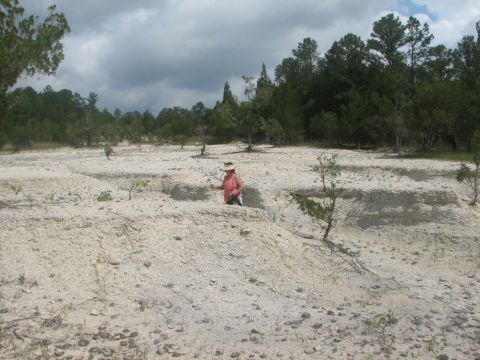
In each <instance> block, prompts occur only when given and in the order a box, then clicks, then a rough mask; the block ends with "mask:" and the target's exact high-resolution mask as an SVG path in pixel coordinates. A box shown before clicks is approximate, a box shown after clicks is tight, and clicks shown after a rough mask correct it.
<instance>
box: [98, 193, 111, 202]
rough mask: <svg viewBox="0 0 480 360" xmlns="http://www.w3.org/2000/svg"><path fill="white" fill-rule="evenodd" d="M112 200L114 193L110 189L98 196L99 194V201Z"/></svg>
mask: <svg viewBox="0 0 480 360" xmlns="http://www.w3.org/2000/svg"><path fill="white" fill-rule="evenodd" d="M111 200H112V195H110V193H109V192H108V191H102V192H101V193H100V194H99V195H98V196H97V201H111Z"/></svg>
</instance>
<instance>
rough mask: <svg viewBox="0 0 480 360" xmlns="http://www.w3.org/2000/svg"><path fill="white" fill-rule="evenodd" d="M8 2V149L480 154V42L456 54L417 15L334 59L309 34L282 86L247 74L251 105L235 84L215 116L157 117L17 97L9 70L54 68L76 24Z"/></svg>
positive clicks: (49, 97) (0, 115) (342, 46)
mask: <svg viewBox="0 0 480 360" xmlns="http://www.w3.org/2000/svg"><path fill="white" fill-rule="evenodd" d="M0 1H1V2H0V4H1V10H2V14H8V16H7V15H6V16H5V17H4V23H3V26H4V28H2V31H3V33H2V34H5V37H4V38H1V39H0V51H1V52H2V53H0V61H1V62H2V64H3V61H5V64H7V65H8V66H6V67H2V68H1V69H0V72H4V73H5V77H3V75H2V78H1V80H2V81H3V82H4V83H5V85H2V86H3V87H2V89H4V90H2V89H0V90H2V91H3V93H1V92H0V146H2V145H4V144H7V143H11V144H13V145H15V146H30V145H32V144H33V143H35V142H61V143H69V144H71V145H73V146H98V144H99V143H105V142H108V143H111V144H113V145H116V144H117V143H118V142H120V141H122V140H127V141H129V142H143V141H159V142H162V143H169V142H176V143H180V144H181V145H182V144H184V143H185V141H186V139H195V140H197V141H199V142H200V143H201V144H202V150H201V153H202V154H204V153H205V152H206V146H207V143H219V142H230V141H234V140H243V141H245V142H246V143H248V146H247V150H252V149H253V148H254V146H255V144H257V143H261V142H264V141H266V142H270V143H273V144H275V145H281V144H289V143H301V142H305V141H310V142H313V143H315V142H322V143H325V144H328V145H329V146H337V147H342V146H346V147H356V148H371V147H380V146H382V147H383V146H392V147H394V148H395V149H396V150H397V151H401V149H402V147H404V146H409V147H410V148H411V147H418V148H421V149H423V150H428V149H432V148H435V147H442V148H445V147H446V146H449V147H451V149H452V150H453V151H469V152H472V151H473V147H472V135H473V134H474V132H475V131H476V130H477V129H480V96H478V94H479V93H480V43H479V41H478V39H477V41H475V40H476V39H475V38H474V37H473V36H471V35H466V36H464V37H463V38H462V39H461V40H460V41H459V43H458V46H457V47H456V48H454V49H448V48H446V47H445V46H444V45H437V46H435V47H431V46H430V43H431V41H432V39H433V36H432V35H431V34H430V32H429V27H428V24H423V25H422V24H420V22H419V21H418V20H417V19H416V18H414V17H410V18H409V19H408V21H407V22H406V23H405V24H403V23H402V22H401V21H400V19H399V18H398V17H396V16H395V15H393V14H388V15H386V16H384V17H382V18H381V19H379V20H378V21H376V22H375V23H374V24H373V28H372V33H371V36H370V38H369V39H366V40H363V39H361V38H360V37H358V36H357V35H355V34H351V33H348V34H346V35H345V36H343V37H342V38H340V39H339V40H338V41H335V42H334V43H333V44H332V46H331V47H330V49H329V50H328V51H327V52H326V53H325V54H319V52H318V47H317V42H316V41H315V40H314V39H312V38H305V39H303V40H302V41H301V42H299V43H298V45H297V47H296V48H295V49H292V53H291V56H290V57H287V58H285V59H283V60H282V61H281V63H280V64H279V65H277V66H276V67H275V73H274V75H275V76H274V80H272V79H271V78H270V76H269V74H268V71H267V67H266V66H265V64H262V66H261V70H260V72H259V74H258V76H255V77H251V76H245V77H244V81H245V87H244V90H245V93H244V95H245V98H244V99H245V100H244V101H241V102H239V101H238V100H237V98H236V97H235V95H234V94H233V93H232V90H231V88H230V85H229V83H228V82H225V84H224V87H223V94H222V98H221V100H219V101H218V102H217V103H216V104H215V105H214V106H213V107H212V108H206V107H205V106H204V105H203V103H200V102H199V103H197V104H195V105H194V106H192V107H191V109H186V108H183V107H178V106H175V107H171V108H165V109H163V110H161V111H160V113H159V114H158V115H157V116H154V115H153V114H152V113H151V112H150V111H148V110H146V111H143V112H139V111H131V112H125V113H122V112H121V111H120V110H118V109H117V110H115V111H114V113H113V114H112V113H110V112H109V111H108V110H103V111H100V110H99V109H98V108H97V100H98V97H97V95H96V94H95V93H90V94H89V96H88V97H86V98H83V97H82V96H80V95H79V94H74V93H72V92H71V91H70V90H66V89H64V90H60V91H55V90H53V89H52V88H50V87H46V88H45V90H44V91H43V92H40V93H37V92H36V91H35V90H33V89H32V88H25V89H16V90H14V91H11V92H6V91H7V89H8V88H9V87H11V86H12V84H14V83H15V81H16V77H15V74H16V73H15V72H13V74H14V76H13V78H12V77H11V79H13V80H8V79H9V76H7V73H6V72H7V71H10V70H12V71H13V70H15V69H13V68H12V67H11V66H12V64H10V63H15V64H18V66H19V67H20V68H21V69H23V70H26V71H27V74H30V75H31V74H33V73H34V72H37V71H38V72H45V73H52V72H54V70H55V69H56V66H58V63H59V61H60V60H61V58H62V56H63V55H62V54H61V44H60V42H59V41H60V39H61V36H63V34H64V33H65V32H67V31H68V24H67V23H66V20H65V19H64V18H63V15H62V14H56V13H55V12H54V8H52V9H51V14H50V16H49V17H48V18H47V19H46V20H45V24H44V25H42V24H39V22H38V19H36V18H25V19H23V20H22V11H21V8H20V7H18V1H15V0H10V1H7V0H0ZM12 19H14V20H15V21H13V20H12ZM22 28H24V29H23V30H22ZM15 29H16V30H15ZM472 30H473V29H472ZM22 31H23V32H22ZM35 34H38V35H39V36H40V38H41V36H46V38H45V39H46V40H45V42H43V43H42V46H40V45H39V44H37V45H38V46H40V47H39V48H36V49H39V51H40V53H35V54H29V51H31V50H32V48H31V47H29V46H34V45H32V44H34V43H35V41H33V42H31V43H30V45H28V46H27V42H28V41H27V40H28V39H30V36H32V38H31V39H36V38H35ZM46 34H48V35H46ZM47 38H48V39H47ZM26 39H27V40H26ZM47 40H48V41H47ZM15 41H16V43H15V44H17V45H18V49H19V53H18V54H16V55H15V56H18V58H19V59H20V60H22V59H23V57H26V59H27V60H28V61H27V60H25V62H23V60H22V61H18V62H12V61H10V60H8V59H11V56H13V55H12V54H11V48H10V45H11V44H13V42H15ZM29 56H30V57H29ZM17 70H20V69H17ZM2 74H3V73H2ZM220 90H221V89H220ZM2 94H3V95H2ZM237 95H238V94H237Z"/></svg>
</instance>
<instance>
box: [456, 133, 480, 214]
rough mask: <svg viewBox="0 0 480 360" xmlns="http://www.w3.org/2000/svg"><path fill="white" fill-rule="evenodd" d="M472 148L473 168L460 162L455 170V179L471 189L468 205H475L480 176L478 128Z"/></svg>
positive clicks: (479, 138) (479, 136) (479, 135)
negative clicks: (470, 198)
mask: <svg viewBox="0 0 480 360" xmlns="http://www.w3.org/2000/svg"><path fill="white" fill-rule="evenodd" d="M472 149H473V159H472V163H473V170H472V168H471V167H470V166H469V165H467V164H465V163H462V164H461V165H460V169H458V170H457V177H456V178H457V181H458V182H461V183H465V184H467V186H468V187H469V188H470V189H471V190H472V192H473V194H472V201H471V202H470V205H472V206H475V205H476V204H477V199H478V188H479V186H480V184H479V182H480V181H479V180H480V179H479V178H480V130H477V131H476V132H475V135H474V136H473V139H472Z"/></svg>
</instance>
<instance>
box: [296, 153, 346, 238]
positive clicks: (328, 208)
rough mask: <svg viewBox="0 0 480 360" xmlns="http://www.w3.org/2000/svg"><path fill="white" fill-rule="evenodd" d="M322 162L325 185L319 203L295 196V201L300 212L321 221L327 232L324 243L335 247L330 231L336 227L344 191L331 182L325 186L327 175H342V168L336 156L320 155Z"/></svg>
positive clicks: (324, 234)
mask: <svg viewBox="0 0 480 360" xmlns="http://www.w3.org/2000/svg"><path fill="white" fill-rule="evenodd" d="M318 159H319V161H320V167H319V168H318V170H319V171H320V177H321V179H322V183H323V190H322V195H323V196H322V197H321V199H320V200H319V201H315V200H312V199H310V198H308V197H307V196H305V195H300V194H294V193H292V194H291V195H292V196H293V198H294V200H295V201H296V202H297V203H298V205H299V206H300V210H302V211H303V212H304V213H306V214H308V215H310V216H311V217H313V218H314V219H315V220H316V221H320V222H321V223H323V224H324V226H322V228H323V229H324V230H325V232H324V233H323V237H322V241H323V242H325V243H327V245H329V246H333V243H331V242H329V241H327V238H328V235H329V234H330V230H331V229H332V227H333V226H334V224H335V222H336V219H335V206H336V204H337V199H338V197H339V196H340V195H341V194H342V192H343V189H342V188H338V187H337V186H336V185H335V183H333V182H330V186H329V187H328V186H326V185H325V178H326V176H327V175H330V176H332V177H335V176H338V175H340V168H339V167H338V165H337V155H336V154H334V155H332V156H331V157H326V156H324V155H320V156H319V157H318Z"/></svg>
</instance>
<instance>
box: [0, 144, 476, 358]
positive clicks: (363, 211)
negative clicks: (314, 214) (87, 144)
mask: <svg viewBox="0 0 480 360" xmlns="http://www.w3.org/2000/svg"><path fill="white" fill-rule="evenodd" d="M208 150H209V152H210V156H209V157H206V158H200V157H195V156H194V155H197V154H199V149H198V148H196V147H193V146H191V147H186V148H185V149H179V147H172V146H150V145H144V146H127V147H118V148H115V149H114V151H115V153H114V155H113V156H112V159H111V160H110V161H109V160H107V159H106V158H105V156H104V155H103V150H101V149H98V150H97V149H93V150H92V149H89V150H76V149H59V150H55V151H48V152H46V151H44V152H23V153H19V154H14V155H4V156H1V157H0V358H2V359H15V358H17V359H30V358H33V359H34V358H39V359H46V358H59V359H122V360H123V359H125V360H127V359H156V358H167V359H168V358H171V357H179V358H184V359H192V358H199V359H230V358H238V359H260V358H265V359H385V358H392V359H398V358H415V359H435V358H439V359H476V358H480V301H479V300H480V272H479V270H480V259H479V255H480V211H479V210H478V208H477V209H475V208H472V207H470V206H469V205H468V200H469V194H468V191H467V190H468V189H467V188H466V187H464V186H463V185H461V184H458V183H457V182H456V181H455V171H456V169H457V168H458V166H459V164H458V163H457V162H446V161H432V160H414V159H408V158H402V157H396V156H393V155H391V154H385V153H376V152H365V151H334V150H320V149H311V148H302V147H280V148H271V147H262V148H260V149H259V150H261V151H259V152H255V153H245V152H239V150H240V149H239V147H238V146H234V145H231V146H209V147H208ZM321 153H327V154H333V153H337V154H338V156H339V158H338V162H339V163H340V165H341V167H342V175H341V176H340V177H338V178H337V179H336V180H335V181H336V183H337V184H338V185H339V186H342V187H343V188H344V189H345V191H344V194H343V196H342V198H341V199H340V200H339V202H338V204H337V218H338V221H337V224H336V227H335V228H334V229H333V231H332V234H331V240H332V241H334V242H336V243H338V244H341V245H343V246H344V247H346V248H348V249H349V250H350V251H352V252H354V253H355V254H357V259H358V261H359V262H360V264H361V265H363V266H364V267H365V268H363V269H362V268H360V269H358V268H357V269H355V268H354V267H352V265H351V262H350V261H349V260H350V259H349V258H341V257H340V256H339V254H338V253H332V252H331V251H330V250H329V249H328V248H327V247H326V246H324V245H323V244H322V243H321V241H320V239H321V235H322V229H321V227H320V225H319V224H317V223H315V222H314V221H313V220H312V219H310V218H308V217H307V215H304V214H303V213H301V212H300V210H299V209H298V206H297V205H296V204H295V203H294V201H293V200H292V198H291V196H290V193H291V192H292V191H296V192H302V193H304V194H308V195H311V196H316V195H318V194H319V193H320V191H321V188H322V186H321V181H320V177H319V174H318V172H316V171H314V168H315V166H317V165H318V160H317V157H318V156H319V155H320V154H321ZM224 161H233V162H234V163H235V164H236V165H237V172H238V173H239V174H240V176H241V177H242V178H243V180H244V181H245V183H246V185H247V186H246V190H245V205H246V206H245V207H237V206H228V205H224V204H223V199H222V194H221V192H220V191H213V190H210V188H209V185H210V184H211V183H217V184H218V183H220V181H221V178H222V170H221V169H222V163H223V162H224ZM138 179H142V180H148V181H149V183H148V186H147V187H146V188H142V187H134V188H133V189H132V190H131V191H130V188H131V185H132V183H134V182H135V181H136V180H138ZM12 185H13V186H14V187H16V188H17V189H21V190H20V191H19V192H18V194H15V192H14V191H13V190H12ZM102 191H106V192H109V193H110V194H111V197H112V200H111V201H106V202H99V201H97V196H98V195H99V194H100V193H101V192H102ZM129 192H130V197H131V199H130V200H129ZM359 270H363V271H359ZM389 313H390V314H393V317H394V318H395V321H393V322H392V323H390V322H388V321H387V322H386V323H383V325H384V326H382V321H381V320H382V319H383V320H388V314H389Z"/></svg>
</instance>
